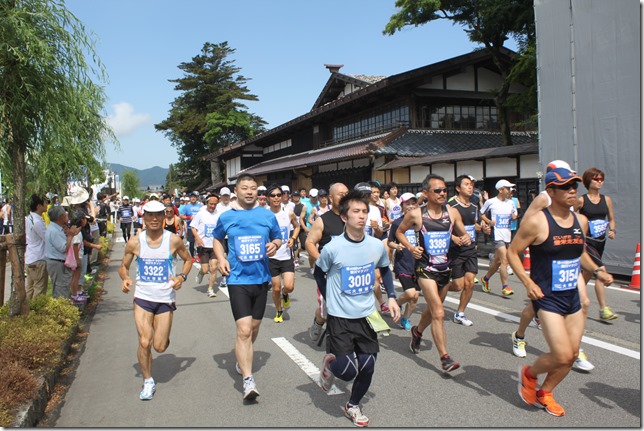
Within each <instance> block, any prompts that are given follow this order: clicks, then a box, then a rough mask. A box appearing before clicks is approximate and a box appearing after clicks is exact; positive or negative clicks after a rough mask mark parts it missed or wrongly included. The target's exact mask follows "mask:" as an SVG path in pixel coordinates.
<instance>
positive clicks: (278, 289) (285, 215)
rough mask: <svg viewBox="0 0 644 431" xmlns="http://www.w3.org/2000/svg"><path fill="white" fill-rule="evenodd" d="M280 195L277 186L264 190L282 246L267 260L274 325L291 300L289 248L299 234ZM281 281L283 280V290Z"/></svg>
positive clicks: (292, 272) (292, 274) (292, 276)
mask: <svg viewBox="0 0 644 431" xmlns="http://www.w3.org/2000/svg"><path fill="white" fill-rule="evenodd" d="M282 193H283V192H282V189H280V186H278V185H277V184H273V185H270V186H268V188H267V189H266V194H267V195H268V200H269V205H270V208H269V209H270V210H271V212H272V213H273V214H275V218H276V219H277V224H279V227H280V232H281V234H282V236H281V238H282V246H281V247H280V248H279V249H278V250H277V252H276V253H275V256H273V257H271V258H270V259H269V260H268V269H269V270H270V273H271V283H272V286H273V302H274V303H275V310H276V312H275V317H274V318H273V321H275V323H282V322H283V321H284V317H283V315H282V314H283V313H284V310H285V309H287V308H290V306H291V299H290V298H289V296H288V295H289V293H291V292H293V289H294V288H295V265H294V264H293V255H292V252H291V247H292V246H293V242H294V241H295V238H297V236H298V234H299V233H300V226H299V224H298V223H297V219H296V218H295V214H294V213H293V211H291V210H290V209H289V208H288V207H284V206H282ZM280 276H281V278H280ZM282 279H283V280H284V287H283V288H282Z"/></svg>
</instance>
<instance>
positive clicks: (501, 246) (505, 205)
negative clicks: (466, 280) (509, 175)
mask: <svg viewBox="0 0 644 431" xmlns="http://www.w3.org/2000/svg"><path fill="white" fill-rule="evenodd" d="M515 185H516V184H512V183H511V182H509V181H508V180H499V181H498V182H497V183H496V187H495V188H496V189H497V190H498V194H497V196H496V197H495V198H492V199H488V200H487V201H485V203H484V204H483V207H482V208H481V219H482V220H483V221H484V222H485V224H487V225H488V226H492V227H494V260H493V261H492V262H490V268H489V269H488V271H487V274H485V275H484V276H483V280H481V284H482V286H483V291H484V292H486V293H489V292H490V278H492V276H493V275H494V274H495V273H496V270H497V269H499V267H500V268H501V271H500V272H501V284H502V285H503V287H502V289H501V293H502V294H503V295H504V296H509V295H512V294H513V293H514V291H513V290H512V289H511V288H510V286H508V257H507V250H508V249H507V248H508V246H509V245H510V241H511V239H512V238H511V233H510V221H511V220H514V219H516V218H517V216H518V213H517V208H516V207H515V206H514V203H513V202H512V199H511V197H512V191H511V190H510V189H511V188H512V187H514V186H515ZM488 210H489V211H490V213H491V214H490V216H491V217H490V218H488V217H487V216H486V215H485V213H486V212H487V211H488Z"/></svg>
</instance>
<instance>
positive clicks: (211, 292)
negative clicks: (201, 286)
mask: <svg viewBox="0 0 644 431" xmlns="http://www.w3.org/2000/svg"><path fill="white" fill-rule="evenodd" d="M208 296H209V297H210V298H216V297H217V294H216V293H215V291H214V290H213V289H212V288H210V289H208Z"/></svg>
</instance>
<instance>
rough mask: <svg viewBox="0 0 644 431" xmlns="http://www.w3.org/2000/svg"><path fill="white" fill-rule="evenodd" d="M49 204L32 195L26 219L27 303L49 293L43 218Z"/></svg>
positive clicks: (45, 228) (45, 229)
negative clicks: (37, 296)
mask: <svg viewBox="0 0 644 431" xmlns="http://www.w3.org/2000/svg"><path fill="white" fill-rule="evenodd" d="M47 203H48V202H45V199H43V198H42V197H41V196H38V195H35V194H34V195H32V196H31V202H30V203H29V215H28V216H27V217H26V218H25V232H26V236H27V250H26V251H25V266H26V267H27V285H26V291H27V301H29V300H31V299H33V298H35V297H36V295H41V294H44V293H47V262H46V261H45V233H46V231H47V227H46V226H45V220H43V217H42V215H43V213H44V212H45V209H46V208H47Z"/></svg>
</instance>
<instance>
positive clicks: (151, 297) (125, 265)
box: [119, 201, 192, 400]
mask: <svg viewBox="0 0 644 431" xmlns="http://www.w3.org/2000/svg"><path fill="white" fill-rule="evenodd" d="M164 210H165V206H164V205H163V204H162V203H161V202H159V201H150V202H148V203H147V204H145V205H144V206H143V218H144V220H145V226H146V229H145V230H144V231H142V232H140V233H139V235H135V236H133V237H132V238H130V240H129V241H128V242H127V244H126V245H125V255H124V256H123V260H122V262H121V267H120V268H119V276H120V277H121V280H123V283H122V285H121V290H122V291H123V293H128V292H129V291H130V287H131V286H132V279H131V278H130V265H131V264H132V260H133V259H134V257H135V256H136V257H137V263H138V266H137V271H136V287H135V290H134V323H135V325H136V330H137V332H138V334H139V347H138V349H137V357H138V359H139V366H140V367H141V374H143V379H144V380H143V389H142V390H141V393H140V394H139V399H141V400H151V399H152V397H154V392H155V391H156V384H155V383H154V379H153V378H152V347H154V350H156V351H157V352H159V353H162V352H164V351H165V350H166V349H167V348H168V346H169V345H170V330H171V329H172V317H173V312H174V310H176V309H177V306H176V303H175V298H176V291H177V290H179V289H181V285H182V284H183V282H184V281H186V280H187V278H188V273H190V269H191V268H192V258H191V256H190V254H189V253H188V250H186V246H185V245H184V244H183V241H182V240H181V238H179V236H177V235H175V234H173V233H171V232H168V231H167V230H165V229H163V218H164ZM175 253H178V254H179V256H180V257H181V259H182V260H183V268H182V270H181V273H180V274H179V275H175V273H174V268H173V257H172V256H173V255H175Z"/></svg>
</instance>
